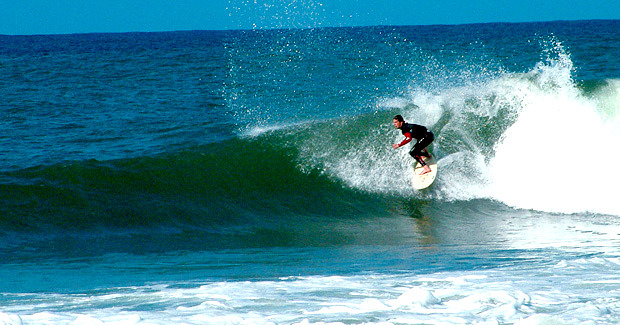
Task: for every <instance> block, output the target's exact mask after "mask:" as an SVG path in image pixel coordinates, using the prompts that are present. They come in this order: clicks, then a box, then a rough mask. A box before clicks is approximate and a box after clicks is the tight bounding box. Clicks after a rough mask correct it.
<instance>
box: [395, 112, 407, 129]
mask: <svg viewBox="0 0 620 325" xmlns="http://www.w3.org/2000/svg"><path fill="white" fill-rule="evenodd" d="M403 123H405V120H404V119H403V117H402V116H400V115H396V116H394V119H393V120H392V124H394V127H395V128H397V129H400V128H401V127H402V126H403Z"/></svg>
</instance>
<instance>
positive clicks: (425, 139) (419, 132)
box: [399, 123, 435, 166]
mask: <svg viewBox="0 0 620 325" xmlns="http://www.w3.org/2000/svg"><path fill="white" fill-rule="evenodd" d="M400 131H401V132H402V133H403V135H404V136H405V140H403V142H401V143H400V145H399V146H403V145H405V144H407V143H409V142H410V141H411V140H412V139H416V140H417V141H418V142H416V144H414V145H413V147H412V148H411V151H409V154H410V155H411V157H413V159H415V160H416V161H417V162H418V163H420V165H422V166H425V165H426V163H425V162H424V159H422V156H424V157H428V156H429V155H428V154H427V153H425V152H424V151H422V150H424V148H426V147H428V145H429V144H431V142H433V140H434V139H435V136H434V135H433V133H432V132H431V131H429V130H428V129H427V128H426V127H424V126H422V125H418V124H409V123H403V126H402V127H401V128H400Z"/></svg>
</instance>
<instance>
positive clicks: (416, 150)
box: [409, 142, 431, 175]
mask: <svg viewBox="0 0 620 325" xmlns="http://www.w3.org/2000/svg"><path fill="white" fill-rule="evenodd" d="M419 144H420V142H418V143H416V144H415V145H414V146H413V149H411V151H409V154H410V155H411V157H413V159H415V161H417V162H418V163H419V164H420V166H422V171H421V172H420V174H418V175H424V174H426V173H430V172H431V168H430V167H428V165H426V162H425V161H424V159H422V156H421V155H420V153H421V152H422V151H421V150H420V149H419Z"/></svg>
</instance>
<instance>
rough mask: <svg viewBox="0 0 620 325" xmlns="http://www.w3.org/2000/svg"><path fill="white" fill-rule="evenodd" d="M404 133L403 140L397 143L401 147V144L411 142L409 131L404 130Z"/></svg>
mask: <svg viewBox="0 0 620 325" xmlns="http://www.w3.org/2000/svg"><path fill="white" fill-rule="evenodd" d="M404 135H405V140H403V142H401V143H400V144H398V146H399V147H402V146H404V145H406V144H407V143H409V142H411V140H412V138H411V133H409V132H406V133H405V134H404Z"/></svg>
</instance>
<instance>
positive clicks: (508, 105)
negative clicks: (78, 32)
mask: <svg viewBox="0 0 620 325" xmlns="http://www.w3.org/2000/svg"><path fill="white" fill-rule="evenodd" d="M580 24H581V25H583V24H585V25H587V24H589V23H588V22H585V23H580ZM599 25H600V26H602V27H605V28H606V29H601V30H603V31H606V32H605V33H606V34H605V35H612V36H613V35H614V34H613V33H614V31H615V32H616V33H617V29H615V28H614V26H617V23H616V22H608V23H605V22H599V23H598V24H597V26H599ZM600 26H599V27H600ZM500 27H501V28H500ZM454 28H455V27H446V26H435V27H424V28H423V27H402V28H396V27H372V28H371V27H369V28H350V29H346V28H345V29H317V30H299V31H297V30H293V31H292V30H275V31H236V32H218V33H201V32H188V33H171V34H166V33H156V34H129V35H112V36H105V35H88V36H80V37H82V38H80V37H78V36H54V37H50V38H49V39H47V38H43V37H38V38H41V39H40V40H38V41H39V44H40V48H39V49H22V51H25V52H24V53H21V52H15V51H8V50H7V51H4V52H2V55H4V56H6V57H7V62H9V61H11V60H12V61H11V62H21V61H24V60H26V61H27V60H35V59H37V58H38V59H40V60H43V61H42V62H43V63H45V66H46V67H47V69H49V70H51V71H53V72H54V73H51V74H45V73H44V72H43V71H39V70H32V69H31V70H28V69H26V68H27V67H26V66H25V65H24V66H18V67H17V68H16V71H14V73H13V75H11V78H13V79H15V80H14V81H15V82H16V83H15V84H14V85H13V86H11V87H13V88H11V89H13V90H19V89H22V88H23V89H27V90H28V94H29V95H27V96H30V97H27V98H25V99H24V98H19V94H20V92H19V91H11V92H10V93H9V92H5V93H4V94H3V96H4V98H6V102H7V103H8V104H7V105H12V106H16V104H15V103H19V102H24V103H25V104H24V105H22V106H19V105H17V106H19V107H13V108H12V109H11V110H9V111H8V112H9V113H10V114H12V115H10V116H12V118H11V119H8V120H6V121H4V122H3V123H4V124H3V126H6V128H4V129H5V130H12V131H10V132H13V133H10V132H9V131H7V132H9V133H10V134H9V133H7V134H5V135H3V138H4V139H10V141H9V142H8V143H10V146H9V147H2V148H0V152H2V153H4V154H5V155H6V156H7V160H6V161H4V162H3V163H2V165H1V170H2V173H1V174H0V181H1V182H0V197H1V199H2V206H1V207H0V232H2V233H3V234H5V235H6V236H7V238H8V237H10V238H13V239H14V240H16V241H19V240H22V239H23V238H26V237H28V236H29V235H30V234H37V235H36V236H43V237H45V236H57V235H58V236H61V235H63V234H65V235H66V234H72V235H73V234H82V235H85V236H90V235H92V234H94V233H103V234H104V235H105V234H109V233H110V232H112V233H120V234H123V233H125V232H128V233H139V234H142V235H145V234H147V235H148V234H155V233H168V234H179V236H181V234H183V233H184V232H190V233H191V232H198V233H200V236H196V238H204V236H213V238H211V239H210V240H209V243H211V244H212V245H214V246H216V247H219V246H226V247H229V246H230V247H234V246H235V245H237V244H239V243H241V245H242V246H261V245H288V244H290V243H296V242H312V243H318V244H322V243H325V237H326V236H327V237H330V238H331V239H328V240H327V241H328V242H329V240H331V243H333V244H337V243H338V242H339V239H336V237H337V236H328V235H326V234H329V233H330V231H333V228H331V230H330V229H328V228H329V227H330V225H331V226H334V225H335V224H338V225H339V226H342V225H343V224H345V223H347V222H350V221H351V220H354V221H352V222H353V223H356V221H359V220H369V219H374V218H390V217H393V216H394V215H398V216H400V215H406V216H416V215H418V214H419V210H420V209H423V208H425V207H428V206H430V207H432V208H433V209H437V210H441V206H442V205H443V204H446V203H450V204H457V205H458V204H463V205H467V204H469V202H471V201H476V200H482V201H483V202H486V203H487V204H490V205H491V206H493V207H496V204H499V205H506V206H508V207H512V208H517V209H534V210H539V211H546V212H554V213H596V214H612V215H620V206H618V205H617V204H616V203H615V198H614V197H613V195H612V193H613V188H614V187H615V186H616V184H618V183H620V182H619V181H620V172H619V171H618V170H617V168H616V167H615V166H616V165H618V163H620V151H619V150H620V149H618V146H617V145H616V144H617V143H618V140H620V131H619V130H620V128H619V127H618V126H619V123H620V122H619V116H620V115H619V114H618V112H620V107H619V104H618V103H620V79H618V74H617V73H616V72H615V70H614V69H616V68H617V65H615V64H613V62H615V61H613V60H615V59H614V58H610V57H607V56H605V55H606V53H607V51H606V50H605V48H604V47H602V46H595V47H589V46H590V45H592V44H591V43H592V39H590V38H588V37H586V36H587V35H580V36H574V35H573V36H571V35H570V31H573V30H574V28H572V25H571V24H565V23H555V24H548V25H540V26H539V25H537V24H517V25H501V24H500V25H481V26H469V27H468V28H470V29H472V32H471V33H469V34H468V35H469V36H468V37H469V38H466V37H465V36H463V35H461V34H459V33H455V32H454ZM548 29H555V30H557V31H558V32H557V33H556V34H557V35H548V33H547V31H548ZM500 31H501V33H500ZM506 31H511V32H512V34H511V35H513V36H512V37H513V41H514V42H507V41H506V40H504V39H502V38H501V37H498V35H504V34H506V33H504V32H506ZM537 33H543V34H545V35H547V36H538V35H537ZM472 35H474V36H472ZM476 35H482V36H476ZM72 37H78V38H79V39H77V40H75V39H72ZM472 37H473V38H472ZM563 37H564V38H566V39H567V41H566V42H563V41H562V38H563ZM128 39H129V40H133V41H135V42H136V44H139V45H140V46H137V47H127V46H126V45H125V44H129V43H128V42H127V40H128ZM437 39H441V40H442V42H437V41H436V40H437ZM101 40H106V42H101ZM10 41H11V42H13V43H15V44H17V45H19V44H23V43H24V42H26V41H28V39H18V38H11V39H10ZM9 43H10V42H9ZM13 43H11V44H13ZM76 43H77V44H82V45H81V46H83V48H79V47H77V48H76V47H75V45H74V44H76ZM46 44H47V45H46ZM155 44H160V45H155ZM588 44H589V45H588ZM17 45H15V46H16V47H15V48H22V47H20V46H17ZM599 45H600V44H599ZM612 46H615V45H614V44H612ZM93 52H97V53H99V55H97V56H95V55H92V53H93ZM128 52H129V53H133V56H123V55H122V54H123V53H128ZM515 53H519V55H515ZM588 54H592V55H596V57H605V58H607V60H608V61H609V62H610V63H609V64H606V65H604V67H603V68H601V67H599V66H597V65H596V64H594V63H592V62H590V61H588ZM20 55H22V56H23V58H22V59H20ZM31 57H33V59H31ZM121 57H122V58H123V59H119V58H121ZM18 59H19V60H18ZM20 60H21V61H20ZM73 61H75V62H87V63H88V64H85V63H80V64H71V62H73ZM145 64H146V65H147V66H148V67H147V68H145ZM67 66H69V67H70V68H71V69H72V70H71V71H73V72H75V74H71V75H67V74H63V73H60V71H64V70H63V69H64V68H66V67H67ZM89 67H95V68H92V69H95V70H96V71H94V72H97V71H98V72H99V74H97V75H95V78H91V76H93V74H91V73H89V71H90V70H88V69H91V68H89ZM22 68H23V69H24V71H21V72H23V73H21V72H20V71H19V69H22ZM112 68H113V69H112ZM80 71H86V72H80ZM90 72H93V71H90ZM20 78H21V79H20ZM66 78H68V79H67V80H65V79H66ZM203 78H204V79H203ZM22 79H24V80H22ZM37 80H39V81H37ZM128 80H139V81H140V82H137V83H131V82H129V81H128ZM40 81H43V83H42V84H41V83H40ZM20 82H21V83H20ZM75 85H82V86H83V87H84V88H88V89H89V91H92V93H93V94H90V95H89V92H88V91H83V92H79V91H75V87H74V86H75ZM174 85H177V86H179V87H178V88H174ZM20 87H21V88H20ZM161 87H164V88H161ZM158 89H159V90H158ZM112 90H115V91H117V92H118V95H116V94H113V92H112ZM177 90H178V91H177ZM7 91H8V90H7ZM46 92H48V93H46ZM91 95H92V96H94V97H89V96H91ZM85 97H87V99H88V100H84V99H85ZM102 98H105V100H103V99H102ZM93 103H97V104H93ZM128 107H129V108H128ZM395 114H402V115H403V116H404V117H405V118H406V119H407V120H408V121H410V122H413V123H418V124H423V125H427V126H428V127H429V128H430V129H431V130H432V131H433V132H434V133H435V135H436V140H435V142H434V143H433V145H432V147H431V150H432V151H433V153H434V154H435V155H436V157H438V158H439V160H438V163H439V168H440V174H439V177H438V179H437V180H436V182H435V184H434V185H433V187H431V188H430V189H428V190H425V191H419V192H417V191H414V190H413V189H412V188H411V186H410V184H409V181H408V179H407V176H406V175H408V174H410V173H411V168H412V164H413V162H412V160H411V158H410V157H409V156H408V154H407V150H405V149H404V148H403V149H400V150H396V151H395V150H394V149H392V147H391V146H390V144H391V143H393V142H397V141H399V139H400V137H401V135H400V134H399V132H398V131H397V130H394V128H393V127H392V125H391V123H390V122H391V119H392V117H393V116H394V115H395ZM33 126H34V127H33ZM39 126H40V127H41V128H39ZM30 130H34V131H36V136H30V137H27V136H25V135H26V134H28V132H31V131H30ZM34 131H33V132H34ZM11 134H12V135H11ZM35 138H36V139H35ZM491 202H494V203H491ZM395 206H400V208H395ZM403 207H404V208H403ZM501 209H503V207H502V208H501ZM344 228H346V227H341V228H339V229H344ZM356 230H359V229H356ZM106 231H108V232H106ZM352 232H354V230H351V229H349V230H346V231H345V230H342V232H341V233H340V234H341V235H342V234H345V233H346V234H347V235H350V234H351V233H352ZM24 234H26V235H24ZM11 236H14V237H11ZM36 236H35V237H36ZM185 238H191V236H185ZM217 238H220V239H217ZM13 239H12V240H13ZM196 241H200V240H199V239H196Z"/></svg>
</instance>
